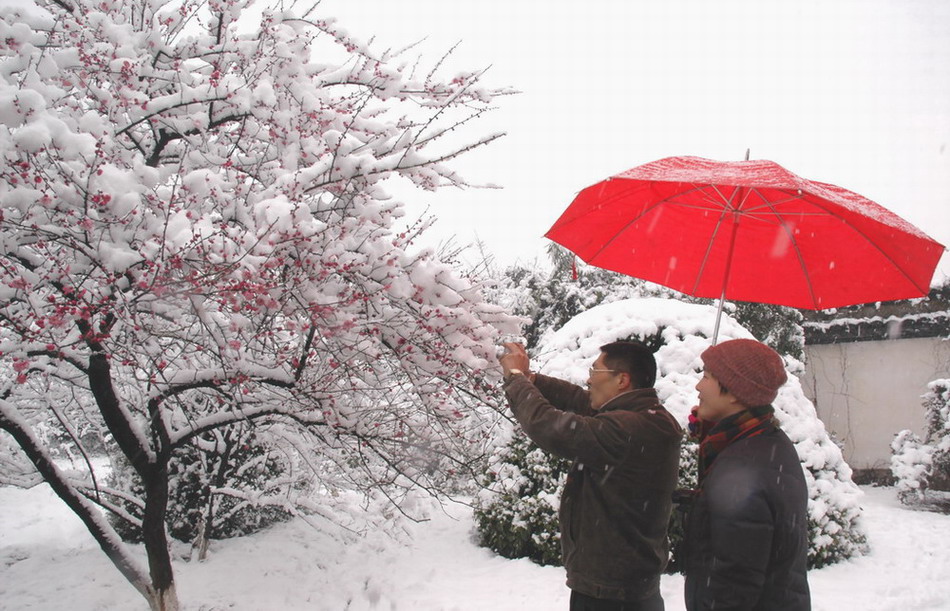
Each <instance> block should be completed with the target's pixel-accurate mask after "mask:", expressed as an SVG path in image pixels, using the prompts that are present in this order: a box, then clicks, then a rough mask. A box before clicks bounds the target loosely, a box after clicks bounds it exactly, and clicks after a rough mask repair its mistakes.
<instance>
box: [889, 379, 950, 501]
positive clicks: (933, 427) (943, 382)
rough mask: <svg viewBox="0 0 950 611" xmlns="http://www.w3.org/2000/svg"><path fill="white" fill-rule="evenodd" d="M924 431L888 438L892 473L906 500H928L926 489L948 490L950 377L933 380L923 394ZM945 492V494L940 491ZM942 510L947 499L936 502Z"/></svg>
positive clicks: (949, 489) (949, 485) (949, 488)
mask: <svg viewBox="0 0 950 611" xmlns="http://www.w3.org/2000/svg"><path fill="white" fill-rule="evenodd" d="M923 399H924V401H923V404H924V410H925V411H926V418H927V432H926V434H925V436H924V439H920V438H919V437H918V436H917V435H915V434H914V432H913V431H910V430H904V431H901V432H899V433H898V434H897V435H896V436H895V437H894V441H892V442H891V450H892V452H893V455H892V456H891V473H892V474H893V475H894V478H895V480H896V481H897V494H898V497H899V498H900V499H901V501H902V502H904V503H907V504H923V505H927V504H929V503H928V502H927V499H926V498H925V497H926V494H927V492H928V491H940V492H947V491H950V379H938V380H933V381H932V382H930V384H928V385H927V392H926V393H925V394H924V396H923ZM940 496H945V495H940ZM937 505H938V506H942V507H943V508H944V510H945V509H946V506H947V505H948V504H947V503H946V501H944V502H942V503H940V502H938V503H937Z"/></svg>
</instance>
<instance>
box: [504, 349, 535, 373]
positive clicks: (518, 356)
mask: <svg viewBox="0 0 950 611" xmlns="http://www.w3.org/2000/svg"><path fill="white" fill-rule="evenodd" d="M502 345H503V346H504V347H505V353H504V354H502V355H501V356H500V357H498V362H499V363H500V364H501V369H502V373H503V374H504V375H505V376H507V375H508V373H509V372H510V371H511V370H512V369H519V370H521V371H523V372H524V374H525V375H528V371H529V370H530V369H531V359H530V358H529V357H528V352H527V351H526V350H525V349H524V346H522V345H521V344H519V343H517V342H506V343H504V344H502Z"/></svg>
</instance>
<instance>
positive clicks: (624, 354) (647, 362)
mask: <svg viewBox="0 0 950 611" xmlns="http://www.w3.org/2000/svg"><path fill="white" fill-rule="evenodd" d="M600 351H601V352H603V353H604V364H606V365H607V367H608V368H610V369H615V370H617V371H622V372H624V373H626V374H629V375H630V381H631V382H632V383H633V386H634V387H635V388H653V385H654V384H656V358H655V357H654V356H653V351H652V350H651V349H650V348H649V347H647V346H646V345H644V344H642V343H640V342H634V341H628V342H611V343H609V344H604V345H603V346H601V347H600Z"/></svg>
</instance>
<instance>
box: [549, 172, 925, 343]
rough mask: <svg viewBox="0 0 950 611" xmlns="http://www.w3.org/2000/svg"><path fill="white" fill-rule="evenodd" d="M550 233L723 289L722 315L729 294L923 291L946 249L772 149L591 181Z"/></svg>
mask: <svg viewBox="0 0 950 611" xmlns="http://www.w3.org/2000/svg"><path fill="white" fill-rule="evenodd" d="M545 236H546V237H547V238H549V239H551V240H553V241H554V242H557V243H558V244H560V245H562V246H564V247H566V248H568V249H569V250H571V251H572V252H574V253H575V254H577V255H578V256H579V257H580V258H581V259H583V260H584V261H586V262H587V263H589V264H591V265H596V266H597V267H601V268H604V269H608V270H612V271H616V272H621V273H624V274H627V275H629V276H634V277H637V278H642V279H644V280H649V281H651V282H656V283H659V284H662V285H664V286H667V287H670V288H672V289H674V290H677V291H679V292H681V293H686V294H688V295H694V296H697V297H709V298H717V299H719V307H720V315H721V312H722V302H723V300H725V299H730V300H734V301H751V302H760V303H772V304H778V305H786V306H792V307H796V308H808V309H813V310H821V309H827V308H835V307H840V306H845V305H854V304H859V303H868V302H872V301H889V300H893V299H906V298H911V297H919V296H922V295H926V294H927V293H928V292H929V290H930V280H931V278H932V276H933V273H934V269H935V268H936V266H937V262H938V261H939V260H940V257H941V255H942V253H943V251H944V247H943V246H942V245H941V244H939V243H938V242H936V241H934V240H933V239H932V238H930V237H929V236H927V235H926V234H925V233H924V232H923V231H921V230H920V229H918V228H917V227H915V226H914V225H912V224H910V223H908V222H907V221H905V220H904V219H902V218H901V217H899V216H897V215H896V214H894V213H893V212H891V211H889V210H887V209H886V208H884V207H882V206H880V205H878V204H876V203H874V202H872V201H871V200H869V199H867V198H865V197H863V196H861V195H858V194H857V193H854V192H852V191H848V190H847V189H843V188H841V187H838V186H835V185H831V184H827V183H821V182H816V181H812V180H807V179H804V178H802V177H800V176H797V175H795V174H793V173H792V172H789V171H788V170H786V169H785V168H783V167H782V166H780V165H778V164H776V163H774V162H771V161H765V160H753V161H714V160H710V159H703V158H700V157H668V158H666V159H661V160H659V161H654V162H652V163H648V164H645V165H642V166H638V167H635V168H633V169H631V170H627V171H626V172H622V173H620V174H617V175H616V176H612V177H610V178H608V179H606V180H603V181H601V182H599V183H597V184H594V185H592V186H590V187H587V188H586V189H584V190H582V191H581V192H580V193H579V194H578V195H577V197H576V198H575V199H574V201H573V202H572V203H571V205H570V206H568V208H567V209H566V210H565V211H564V212H563V214H561V216H560V218H558V220H557V221H556V222H555V223H554V225H553V226H552V227H551V229H549V230H548V232H547V233H546V234H545ZM718 328H719V319H718V317H717V320H716V332H715V333H714V337H713V342H715V341H716V338H715V335H717V334H718Z"/></svg>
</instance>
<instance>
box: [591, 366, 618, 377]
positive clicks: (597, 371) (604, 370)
mask: <svg viewBox="0 0 950 611" xmlns="http://www.w3.org/2000/svg"><path fill="white" fill-rule="evenodd" d="M619 372H620V371H619V370H618V369H597V368H596V367H591V368H590V369H588V370H587V374H588V375H594V374H595V373H619Z"/></svg>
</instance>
